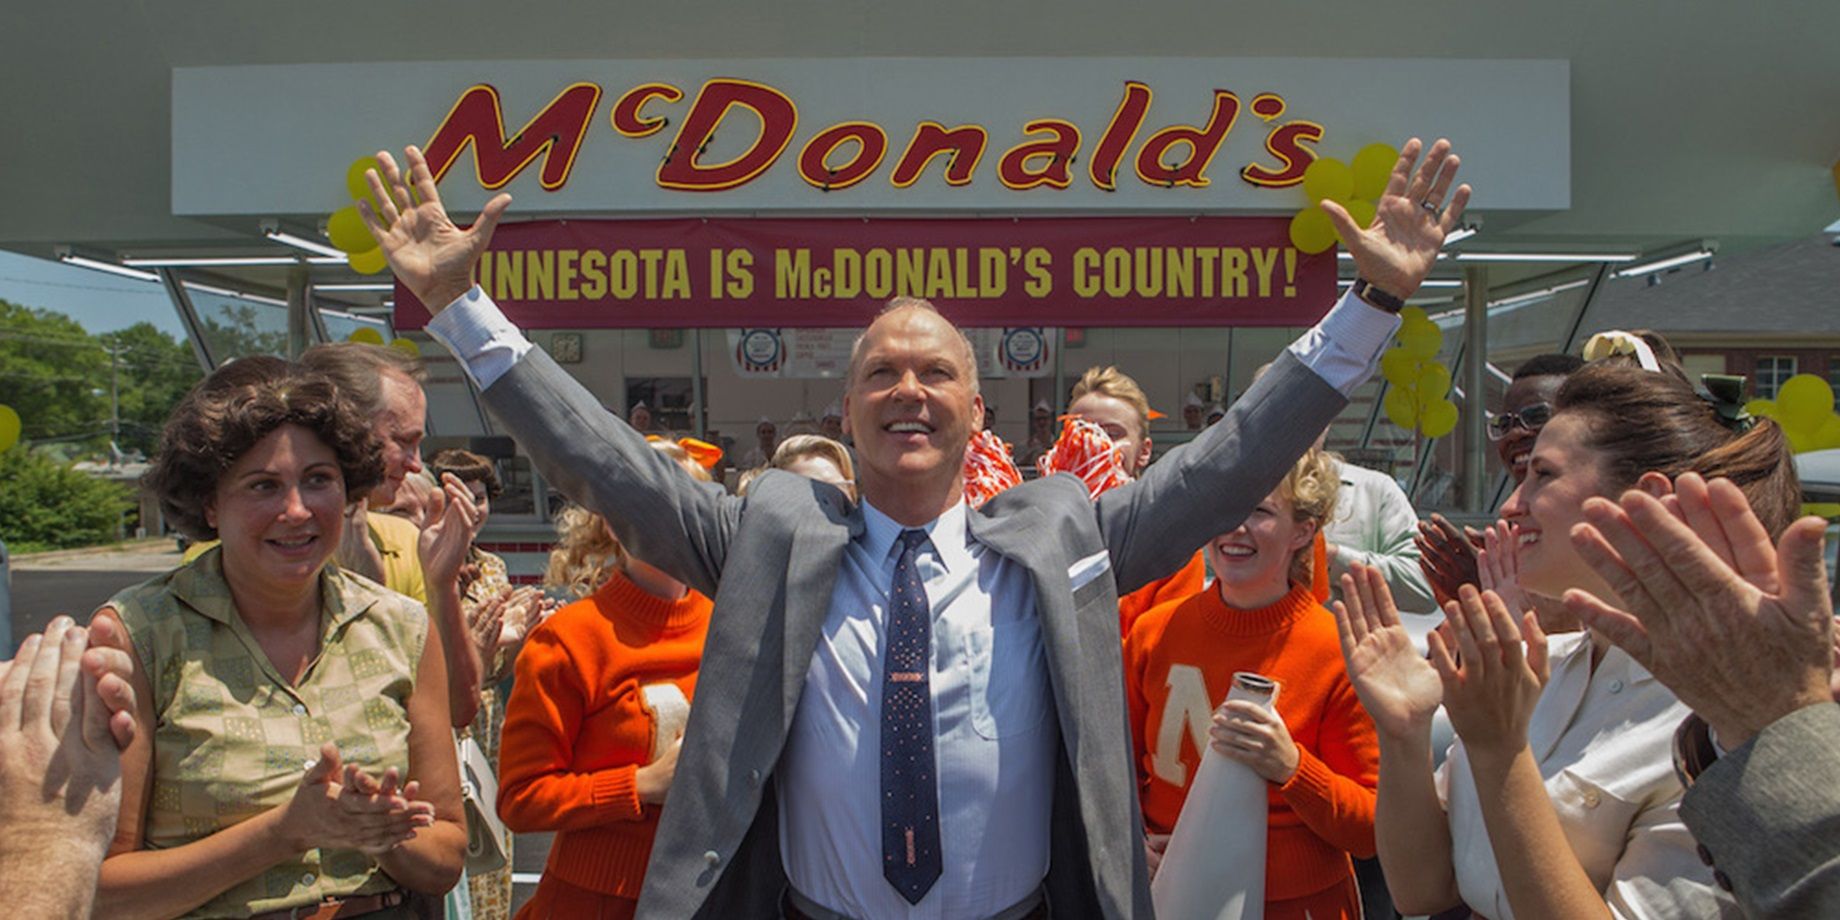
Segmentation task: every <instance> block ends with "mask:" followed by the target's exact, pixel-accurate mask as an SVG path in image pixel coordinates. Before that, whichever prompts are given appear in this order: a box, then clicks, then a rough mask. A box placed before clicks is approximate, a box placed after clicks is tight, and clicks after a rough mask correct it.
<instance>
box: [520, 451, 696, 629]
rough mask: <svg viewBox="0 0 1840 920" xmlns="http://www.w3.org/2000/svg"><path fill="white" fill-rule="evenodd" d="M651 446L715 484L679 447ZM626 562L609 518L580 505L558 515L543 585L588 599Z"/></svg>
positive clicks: (693, 476)
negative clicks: (554, 542)
mask: <svg viewBox="0 0 1840 920" xmlns="http://www.w3.org/2000/svg"><path fill="white" fill-rule="evenodd" d="M651 447H652V449H653V450H655V451H658V452H659V453H661V454H664V455H665V456H667V457H670V458H671V459H673V460H675V461H677V465H678V466H680V467H683V469H684V472H686V473H689V474H690V476H691V478H693V479H696V480H698V481H699V482H710V481H711V480H710V478H709V471H708V470H706V469H704V468H703V467H702V465H701V464H699V463H697V462H696V461H695V460H692V459H690V454H689V452H688V451H686V450H684V449H683V448H681V447H679V446H677V445H676V444H673V443H671V442H669V441H653V442H651ZM626 560H627V556H626V547H624V546H621V545H620V540H619V538H618V537H615V536H614V535H613V528H611V527H609V526H607V519H606V518H604V517H601V516H600V515H598V514H595V513H594V512H592V511H589V510H588V509H586V508H583V507H581V506H580V505H570V506H568V507H567V508H564V509H562V513H561V514H558V515H557V516H556V544H555V546H553V547H551V548H550V551H549V566H548V567H547V568H546V569H545V570H544V572H543V586H544V587H545V588H556V589H560V590H563V591H566V592H568V594H569V596H571V597H575V598H583V597H587V596H588V595H590V594H593V593H594V592H596V591H598V590H600V587H601V585H604V584H606V583H607V575H608V573H609V572H611V571H613V570H614V569H622V570H623V569H625V568H626Z"/></svg>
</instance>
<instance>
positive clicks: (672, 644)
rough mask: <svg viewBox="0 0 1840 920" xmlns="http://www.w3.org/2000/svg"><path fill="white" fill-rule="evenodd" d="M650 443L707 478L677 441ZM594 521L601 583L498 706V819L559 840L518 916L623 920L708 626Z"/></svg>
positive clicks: (555, 619)
mask: <svg viewBox="0 0 1840 920" xmlns="http://www.w3.org/2000/svg"><path fill="white" fill-rule="evenodd" d="M653 446H654V447H655V448H656V449H658V450H660V451H661V452H664V453H666V454H668V455H671V456H672V457H674V458H676V459H678V461H679V463H680V465H682V466H683V467H684V469H685V470H687V471H688V472H689V474H690V475H691V476H694V477H696V478H697V479H700V480H703V481H705V482H707V481H708V480H709V475H708V473H707V472H706V471H705V470H704V469H703V468H702V467H701V466H700V465H698V464H696V463H695V462H692V461H690V460H689V458H688V457H687V456H680V455H683V450H682V449H681V448H679V447H677V445H675V444H666V443H662V442H659V443H654V445H653ZM582 513H583V514H585V512H582ZM592 520H593V523H595V524H598V527H597V528H595V530H597V531H598V533H596V534H595V535H594V536H595V537H596V538H598V539H597V540H596V541H593V542H598V543H599V547H598V548H599V550H600V551H601V553H603V554H604V555H605V557H606V558H607V559H608V560H609V561H610V562H611V565H609V566H607V567H606V568H605V569H603V570H602V571H603V572H604V573H605V582H604V583H603V584H601V585H600V586H599V587H598V588H597V589H595V590H594V592H593V594H591V595H589V596H588V597H586V598H583V599H582V600H579V601H576V602H575V603H573V604H569V605H568V606H566V607H563V608H562V609H561V610H559V611H557V612H556V614H555V615H554V616H552V617H550V618H549V619H548V620H546V621H544V622H543V624H542V625H540V626H538V627H537V628H536V630H534V631H533V632H532V633H531V634H530V636H529V638H528V639H527V640H526V641H525V644H524V650H523V652H522V653H521V654H520V655H519V656H518V661H517V680H516V683H515V684H514V685H513V687H512V691H511V700H510V702H509V703H507V704H506V707H505V729H504V736H503V740H502V741H501V748H500V755H499V767H498V771H499V772H498V781H499V792H498V813H499V816H500V817H501V818H503V819H504V821H505V824H506V826H508V827H510V828H511V829H512V830H514V831H517V832H518V833H532V832H539V831H556V832H557V834H556V839H555V842H554V843H553V844H552V846H551V847H550V851H549V863H548V865H547V866H545V867H544V871H543V881H542V882H541V883H540V884H539V885H538V886H537V891H536V894H535V895H534V896H532V898H531V899H530V901H529V902H528V903H526V904H525V905H524V908H523V909H522V910H520V911H518V918H519V920H532V918H545V917H567V918H571V920H573V918H585V920H596V918H599V920H624V918H629V917H632V916H633V913H634V911H635V909H636V908H637V906H638V903H639V888H640V886H641V884H642V883H643V882H644V880H645V864H646V861H647V860H648V859H649V858H650V857H651V852H652V836H653V834H654V833H656V832H657V829H658V808H659V805H660V804H662V803H663V802H664V797H665V793H666V792H667V791H668V790H669V789H670V788H671V778H672V776H673V775H674V774H675V773H676V771H677V752H678V748H679V746H680V745H681V744H682V738H683V731H684V722H685V719H686V718H687V717H688V715H689V711H690V698H691V696H692V695H693V694H694V691H695V689H696V674H697V666H698V664H699V662H700V661H701V659H702V654H703V637H704V635H705V634H706V632H707V631H708V628H709V609H710V606H711V604H710V601H709V599H708V598H706V597H704V596H703V595H701V594H698V593H696V592H695V591H691V590H689V589H688V588H686V587H685V586H684V585H683V584H682V583H681V582H678V581H676V580H675V579H673V578H671V577H670V576H669V575H666V574H664V573H663V572H660V571H659V570H657V569H655V568H653V567H651V566H649V565H647V564H645V563H644V562H641V561H639V560H637V559H634V558H632V557H631V556H629V555H627V554H626V553H624V552H623V551H622V550H621V549H620V547H619V543H618V542H617V541H614V538H613V534H612V532H611V531H609V530H607V529H606V522H605V521H603V520H600V519H598V518H593V519H592ZM576 529H577V530H582V529H585V528H576ZM567 540H568V537H567V535H565V537H564V542H567ZM600 541H610V542H600ZM558 548H559V549H563V547H560V546H559V547H558ZM565 554H566V553H565ZM588 555H595V554H594V553H589V554H588ZM564 577H565V578H567V574H566V573H565V576H564Z"/></svg>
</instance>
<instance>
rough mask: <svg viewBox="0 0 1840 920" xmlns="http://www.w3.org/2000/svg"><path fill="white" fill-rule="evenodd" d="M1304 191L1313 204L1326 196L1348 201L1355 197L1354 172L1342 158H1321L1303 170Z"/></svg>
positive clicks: (1331, 198)
mask: <svg viewBox="0 0 1840 920" xmlns="http://www.w3.org/2000/svg"><path fill="white" fill-rule="evenodd" d="M1303 193H1304V194H1305V195H1307V196H1309V199H1310V203H1311V204H1315V203H1317V202H1319V201H1322V200H1323V199H1325V198H1327V199H1329V200H1330V201H1347V200H1348V199H1350V198H1353V197H1354V173H1353V171H1351V170H1349V168H1348V164H1347V163H1344V162H1342V161H1341V160H1333V159H1329V158H1328V157H1322V158H1319V159H1318V160H1317V161H1316V162H1314V163H1311V164H1310V167H1309V168H1308V169H1306V170H1304V171H1303Z"/></svg>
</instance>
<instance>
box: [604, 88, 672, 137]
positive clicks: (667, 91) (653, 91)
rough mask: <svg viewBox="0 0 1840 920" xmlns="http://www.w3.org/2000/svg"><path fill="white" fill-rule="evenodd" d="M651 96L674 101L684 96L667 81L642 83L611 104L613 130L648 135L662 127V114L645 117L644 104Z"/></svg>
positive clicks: (628, 133)
mask: <svg viewBox="0 0 1840 920" xmlns="http://www.w3.org/2000/svg"><path fill="white" fill-rule="evenodd" d="M653 97H658V98H662V99H663V100H664V101H666V102H676V101H678V100H679V99H682V98H684V91H683V90H681V89H678V88H677V87H675V86H672V85H671V84H669V83H642V84H640V85H638V86H635V87H633V88H632V89H630V90H627V91H626V95H624V96H621V97H620V101H618V102H616V103H614V104H613V113H612V116H611V117H612V119H613V130H615V131H618V132H620V133H621V134H624V135H626V136H627V137H649V136H650V135H653V134H657V133H658V132H659V131H660V130H661V129H663V128H664V123H665V121H666V119H665V117H664V116H663V115H656V116H653V117H651V118H647V117H645V104H646V103H648V102H650V101H652V99H653Z"/></svg>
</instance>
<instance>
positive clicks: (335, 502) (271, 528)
mask: <svg viewBox="0 0 1840 920" xmlns="http://www.w3.org/2000/svg"><path fill="white" fill-rule="evenodd" d="M344 510H345V479H344V475H343V473H342V472H341V470H340V469H339V462H338V456H337V455H336V454H334V453H333V451H332V448H331V447H328V446H327V445H326V443H325V442H324V441H321V440H320V439H319V436H318V435H315V434H314V433H313V432H311V431H309V430H307V429H306V428H302V427H300V426H299V425H283V426H281V427H280V428H277V429H275V430H274V431H271V432H269V433H268V435H267V436H266V437H264V438H263V439H262V440H260V441H257V442H256V444H255V446H254V447H251V448H250V449H249V450H247V451H244V452H243V455H242V456H241V457H238V458H237V460H236V462H235V463H234V464H232V465H231V467H230V469H229V470H227V471H225V473H224V474H223V476H222V477H221V478H219V479H218V481H217V491H216V492H215V494H214V495H213V496H212V498H211V501H210V503H209V505H208V506H207V507H206V508H205V520H206V522H207V523H209V524H210V525H211V526H212V527H215V528H217V535H218V537H219V538H220V539H222V540H223V547H224V550H223V553H224V567H225V569H226V570H234V571H237V572H239V573H242V574H245V575H250V576H253V577H254V578H256V579H259V580H261V581H262V582H264V583H267V584H271V585H277V586H300V585H304V584H305V583H307V582H310V581H311V580H312V579H313V578H315V577H317V576H318V574H319V570H320V568H321V567H322V566H324V565H325V564H326V560H327V559H329V558H331V556H332V553H333V551H334V550H335V549H337V548H338V544H339V535H340V533H341V532H342V531H341V527H342V525H343V515H344Z"/></svg>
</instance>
